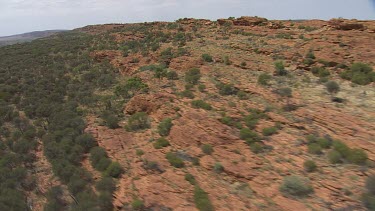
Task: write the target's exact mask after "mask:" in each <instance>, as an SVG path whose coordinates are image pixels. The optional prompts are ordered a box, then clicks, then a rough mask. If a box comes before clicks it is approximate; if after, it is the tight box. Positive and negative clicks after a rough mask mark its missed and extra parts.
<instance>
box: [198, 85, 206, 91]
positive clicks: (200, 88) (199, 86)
mask: <svg viewBox="0 0 375 211" xmlns="http://www.w3.org/2000/svg"><path fill="white" fill-rule="evenodd" d="M198 90H199V91H200V92H205V91H206V85H204V84H199V85H198Z"/></svg>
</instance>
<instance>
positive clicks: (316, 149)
mask: <svg viewBox="0 0 375 211" xmlns="http://www.w3.org/2000/svg"><path fill="white" fill-rule="evenodd" d="M308 152H309V153H311V154H316V155H319V154H322V147H321V146H320V145H319V144H317V143H312V144H309V145H308Z"/></svg>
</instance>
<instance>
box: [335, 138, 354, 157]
mask: <svg viewBox="0 0 375 211" xmlns="http://www.w3.org/2000/svg"><path fill="white" fill-rule="evenodd" d="M333 149H334V150H336V151H337V152H339V153H340V155H341V156H342V157H343V158H345V159H347V158H348V157H349V155H350V148H349V147H348V146H347V145H346V144H344V143H343V142H341V141H334V142H333Z"/></svg>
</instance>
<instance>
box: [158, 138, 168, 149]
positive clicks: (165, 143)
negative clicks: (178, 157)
mask: <svg viewBox="0 0 375 211" xmlns="http://www.w3.org/2000/svg"><path fill="white" fill-rule="evenodd" d="M169 145H170V144H169V141H167V139H165V138H159V139H158V140H157V141H155V143H154V148H155V149H161V148H163V147H167V146H169Z"/></svg>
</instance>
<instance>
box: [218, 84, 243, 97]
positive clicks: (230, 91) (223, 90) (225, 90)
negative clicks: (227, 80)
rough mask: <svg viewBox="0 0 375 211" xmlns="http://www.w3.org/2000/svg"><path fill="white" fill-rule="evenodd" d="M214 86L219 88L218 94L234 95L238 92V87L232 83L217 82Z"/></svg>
mask: <svg viewBox="0 0 375 211" xmlns="http://www.w3.org/2000/svg"><path fill="white" fill-rule="evenodd" d="M216 87H217V88H218V89H219V94H221V95H224V96H225V95H235V94H237V92H238V89H237V88H236V87H234V85H233V84H224V83H218V84H217V85H216Z"/></svg>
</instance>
